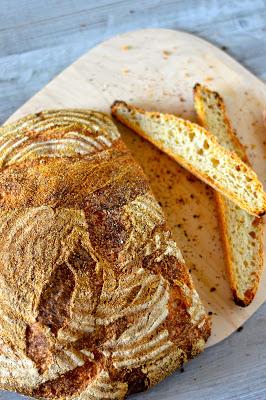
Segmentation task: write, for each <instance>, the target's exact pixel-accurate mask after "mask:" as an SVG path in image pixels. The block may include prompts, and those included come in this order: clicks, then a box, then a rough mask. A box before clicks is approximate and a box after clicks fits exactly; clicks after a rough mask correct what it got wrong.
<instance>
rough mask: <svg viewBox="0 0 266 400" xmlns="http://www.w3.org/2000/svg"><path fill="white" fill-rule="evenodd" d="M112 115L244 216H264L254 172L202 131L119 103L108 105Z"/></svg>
mask: <svg viewBox="0 0 266 400" xmlns="http://www.w3.org/2000/svg"><path fill="white" fill-rule="evenodd" d="M112 114H113V116H115V117H116V118H117V119H118V120H119V121H120V122H122V123H123V124H125V125H126V126H128V127H129V128H131V129H133V130H134V131H135V132H136V133H138V134H139V135H141V136H142V137H144V138H145V139H147V140H149V141H150V142H151V143H153V144H154V145H155V146H157V147H158V148H160V149H161V150H162V151H164V152H165V153H166V154H168V155H169V156H170V157H172V158H173V159H175V160H176V161H177V162H178V163H180V164H181V165H182V166H183V167H184V168H186V169H188V170H189V171H190V172H192V173H193V174H194V175H196V176H197V177H198V178H199V179H201V180H203V181H204V182H206V183H208V184H209V185H210V186H212V187H213V188H214V189H216V190H218V191H220V192H221V193H222V194H223V195H225V196H226V197H228V198H229V199H230V200H232V201H233V202H235V203H236V204H237V205H238V206H239V207H241V208H243V209H245V210H246V211H247V212H248V213H250V214H253V215H258V216H259V215H263V214H264V213H265V210H266V196H265V193H264V191H263V187H262V184H261V183H260V182H259V180H258V178H257V175H256V174H255V172H254V171H253V170H252V169H251V168H250V167H249V166H248V165H246V164H245V163H244V162H243V161H242V160H241V159H240V158H239V157H238V156H237V155H236V154H235V153H233V152H230V151H228V150H227V149H225V148H224V147H222V146H221V145H219V143H218V141H217V139H215V137H214V136H213V135H212V134H210V133H209V132H208V131H207V130H206V129H204V128H202V127H201V126H199V125H197V124H194V123H192V122H189V121H186V120H183V119H182V118H178V117H176V116H174V115H170V114H162V113H159V112H147V111H144V110H142V109H139V108H137V107H134V106H132V105H128V104H126V103H125V102H123V101H116V102H115V103H114V104H113V105H112Z"/></svg>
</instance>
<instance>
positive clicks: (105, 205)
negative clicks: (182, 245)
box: [0, 110, 210, 400]
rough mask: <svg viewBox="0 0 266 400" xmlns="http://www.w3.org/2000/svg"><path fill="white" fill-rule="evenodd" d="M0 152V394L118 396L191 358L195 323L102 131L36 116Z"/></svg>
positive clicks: (151, 220)
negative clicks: (14, 391)
mask: <svg viewBox="0 0 266 400" xmlns="http://www.w3.org/2000/svg"><path fill="white" fill-rule="evenodd" d="M0 149H1V150H0V158H1V174H0V188H1V197H0V221H1V222H0V243H1V247H0V271H1V274H0V285H1V292H0V346H1V352H0V388H1V389H6V390H16V391H18V392H20V393H23V394H26V395H29V396H33V397H36V398H42V399H45V398H50V399H86V400H90V399H91V400H93V399H94V400H95V399H98V400H100V399H124V398H125V397H126V396H127V395H129V394H131V393H134V392H138V391H142V390H145V389H147V388H148V387H150V386H152V385H154V384H156V383H157V382H159V381H160V380H162V379H163V378H164V377H165V376H167V375H168V374H170V373H171V372H173V371H174V370H175V369H176V368H178V367H180V366H181V365H182V364H183V363H184V362H186V361H187V360H188V359H190V358H192V357H195V356H196V355H197V354H199V353H200V352H201V351H202V350H203V348H204V344H205V341H206V340H207V338H208V336H209V334H210V324H209V320H208V317H207V316H206V314H205V311H204V308H203V306H202V304H201V302H200V299H199V297H198V295H197V293H196V291H195V289H194V286H193V283H192V281H191V277H190V275H189V272H188V269H187V267H186V265H185V264H184V261H183V258H182V255H181V253H180V250H179V249H178V248H177V246H176V244H175V242H174V241H173V240H172V239H171V235H170V233H169V231H168V229H167V227H166V225H165V220H164V216H163V214H162V210H161V208H160V206H159V205H158V203H157V202H156V200H155V198H154V197H153V195H152V193H151V191H150V189H149V184H148V181H147V178H146V177H145V175H144V173H143V171H142V170H141V168H140V167H139V166H138V164H137V163H136V162H135V161H134V159H133V158H132V156H131V154H130V153H129V151H128V150H127V148H126V147H125V145H124V144H123V142H122V141H121V139H120V135H119V133H118V131H117V129H116V127H115V125H114V124H113V123H112V121H111V120H110V119H109V118H108V117H107V116H106V115H104V114H100V113H96V112H92V111H85V110H57V111H45V112H41V113H38V114H35V115H31V116H28V117H26V118H24V119H22V120H20V121H18V122H17V123H15V124H12V125H8V126H5V127H3V128H2V129H1V130H0Z"/></svg>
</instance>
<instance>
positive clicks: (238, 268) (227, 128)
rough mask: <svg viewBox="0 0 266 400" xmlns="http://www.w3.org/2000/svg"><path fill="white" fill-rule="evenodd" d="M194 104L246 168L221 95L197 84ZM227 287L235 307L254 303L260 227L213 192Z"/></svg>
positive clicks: (202, 119) (260, 253)
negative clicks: (224, 259)
mask: <svg viewBox="0 0 266 400" xmlns="http://www.w3.org/2000/svg"><path fill="white" fill-rule="evenodd" d="M194 104H195V109H196V111H197V114H198V117H199V119H200V122H201V124H202V125H203V126H204V127H205V128H206V129H208V131H209V132H211V133H212V134H213V135H215V137H216V138H217V139H218V141H219V143H220V144H221V145H222V146H224V147H226V148H228V149H229V150H231V151H235V153H237V154H238V155H239V157H241V158H242V160H243V161H245V162H246V163H248V164H249V162H248V158H247V155H246V152H245V148H244V147H243V146H242V144H241V143H240V142H239V140H238V139H237V137H236V135H235V133H234V131H233V129H232V126H231V124H230V121H229V119H228V117H227V114H226V109H225V104H224V101H223V99H222V98H221V97H220V95H219V94H218V93H216V92H213V91H211V90H209V89H208V88H206V87H204V86H201V85H200V84H197V85H195V87H194ZM215 195H216V199H217V203H218V215H219V220H220V226H221V233H222V240H223V245H224V250H225V257H226V264H227V269H228V273H229V280H230V285H231V289H232V293H233V297H234V301H235V303H236V304H238V305H240V306H243V307H244V306H247V305H249V304H250V303H251V301H252V300H253V298H254V296H255V294H256V292H257V289H258V285H259V280H260V277H261V274H262V270H263V224H262V219H261V218H256V217H254V216H252V215H249V214H248V213H247V212H245V211H244V210H242V209H240V208H239V207H238V206H237V205H235V204H234V203H232V202H231V201H230V200H228V199H226V198H225V197H224V196H222V195H221V194H220V193H218V192H215Z"/></svg>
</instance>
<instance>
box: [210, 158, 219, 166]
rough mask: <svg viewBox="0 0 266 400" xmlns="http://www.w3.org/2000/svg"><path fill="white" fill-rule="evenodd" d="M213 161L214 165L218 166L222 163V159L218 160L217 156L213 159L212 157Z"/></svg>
mask: <svg viewBox="0 0 266 400" xmlns="http://www.w3.org/2000/svg"><path fill="white" fill-rule="evenodd" d="M211 162H212V165H213V166H214V167H218V165H219V164H220V161H219V160H217V159H216V158H212V159H211Z"/></svg>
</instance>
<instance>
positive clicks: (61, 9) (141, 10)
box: [0, 0, 266, 400]
mask: <svg viewBox="0 0 266 400" xmlns="http://www.w3.org/2000/svg"><path fill="white" fill-rule="evenodd" d="M90 3H92V2H90V1H84V0H79V1H76V2H75V4H73V2H72V1H70V0H66V1H64V2H56V1H51V0H48V1H47V2H45V4H44V3H43V4H41V3H40V2H36V1H35V0H28V1H25V0H21V1H19V2H18V1H15V0H14V1H11V2H10V1H7V0H3V1H2V2H1V13H0V22H1V24H0V26H1V29H0V35H1V41H0V88H1V91H0V100H1V102H0V121H2V122H3V121H4V120H5V119H6V118H7V117H8V116H9V115H10V114H11V113H12V112H14V111H15V109H16V108H18V107H19V106H20V105H21V104H22V103H23V102H24V101H25V100H27V99H28V98H29V97H30V96H32V94H34V93H35V92H36V91H37V90H39V89H41V88H42V87H43V85H44V84H46V83H47V82H48V81H49V80H50V79H51V78H52V77H54V76H55V75H56V74H57V73H58V72H60V71H61V70H62V69H63V68H65V67H66V66H67V65H69V64H70V63H71V62H73V61H74V60H75V59H76V58H77V57H78V56H79V55H81V54H82V53H84V52H85V51H86V50H87V49H89V48H90V47H91V46H93V45H94V44H95V43H98V42H99V41H101V40H102V39H104V38H106V37H110V36H112V35H113V34H116V33H118V32H122V31H126V30H130V29H137V28H140V27H147V26H150V27H152V26H154V27H160V26H163V27H169V28H179V29H185V30H188V31H191V32H195V33H197V34H198V35H200V36H202V37H205V38H207V39H209V40H211V41H212V42H214V43H216V44H217V45H219V46H220V47H222V46H225V47H226V51H228V52H229V53H231V54H232V55H234V57H235V58H236V59H238V60H239V61H241V62H242V63H244V64H245V65H246V66H247V67H249V68H250V69H251V70H252V71H253V72H255V73H256V74H257V75H258V76H259V77H261V78H263V79H265V78H266V75H265V64H266V53H265V46H266V34H265V30H266V18H265V15H266V2H265V1H264V0H254V1H253V2H249V1H242V2H239V1H233V2H220V1H218V2H217V1H214V0H211V1H208V4H206V1H195V0H188V1H186V2H183V1H168V0H166V1H165V2H163V4H160V5H159V2H158V1H157V0H149V1H138V0H137V1H135V2H134V4H133V5H132V2H130V1H124V2H123V5H122V6H121V2H120V1H111V2H110V1H98V2H97V8H95V10H94V11H93V12H92V11H91V10H89V9H90V8H92V7H93V6H94V3H93V6H92V5H91V4H90ZM18 9H19V12H18ZM60 24H61V28H60V27H59V25H60ZM265 315H266V306H265V305H264V306H262V307H261V308H260V309H259V311H258V312H257V313H256V314H255V315H253V317H252V318H251V319H250V320H249V321H248V322H247V323H246V324H245V326H244V330H243V331H241V332H236V333H235V334H233V335H231V336H230V337H229V338H228V339H226V340H225V341H223V342H222V343H220V344H219V345H216V346H215V347H212V348H211V349H209V350H207V351H206V352H205V354H203V355H202V356H201V357H200V358H199V359H198V360H195V361H194V362H192V363H191V364H190V365H189V366H188V367H187V368H186V369H185V373H184V374H182V375H181V376H179V373H178V372H177V373H176V374H174V375H173V376H172V377H170V378H168V379H167V380H166V381H165V382H164V383H163V384H161V385H159V386H157V387H156V388H154V389H153V390H152V391H151V392H147V394H144V395H140V396H136V397H134V398H136V399H147V400H148V399H158V400H159V399H161V398H162V397H164V398H167V399H171V400H173V399H177V398H178V399H181V400H183V399H187V400H190V399H194V398H195V396H196V397H197V398H199V399H202V400H210V399H215V400H231V399H233V400H236V399H239V400H255V399H256V400H265V398H266V389H265V387H266V370H265V359H266V347H265V341H266V333H265V332H266V330H265V326H266V317H265ZM0 398H3V399H17V398H19V396H17V395H14V394H7V393H3V394H1V395H0ZM132 399H133V398H132Z"/></svg>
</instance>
